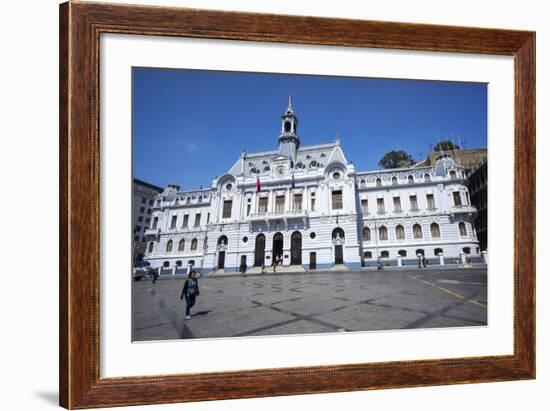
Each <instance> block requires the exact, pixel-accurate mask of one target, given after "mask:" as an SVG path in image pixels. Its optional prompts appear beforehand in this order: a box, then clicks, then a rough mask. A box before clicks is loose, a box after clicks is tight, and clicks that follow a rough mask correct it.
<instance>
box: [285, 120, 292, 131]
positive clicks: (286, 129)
mask: <svg viewBox="0 0 550 411" xmlns="http://www.w3.org/2000/svg"><path fill="white" fill-rule="evenodd" d="M290 126H291V124H290V121H285V132H286V133H288V132H289V131H290Z"/></svg>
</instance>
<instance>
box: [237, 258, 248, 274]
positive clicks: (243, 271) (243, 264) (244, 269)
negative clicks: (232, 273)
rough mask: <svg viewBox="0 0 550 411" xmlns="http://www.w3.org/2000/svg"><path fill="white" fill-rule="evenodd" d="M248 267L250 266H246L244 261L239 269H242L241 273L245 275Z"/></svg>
mask: <svg viewBox="0 0 550 411" xmlns="http://www.w3.org/2000/svg"><path fill="white" fill-rule="evenodd" d="M247 268H248V267H247V266H246V262H245V261H243V262H242V263H241V266H240V267H239V270H240V272H241V274H242V275H243V277H244V276H246V269H247Z"/></svg>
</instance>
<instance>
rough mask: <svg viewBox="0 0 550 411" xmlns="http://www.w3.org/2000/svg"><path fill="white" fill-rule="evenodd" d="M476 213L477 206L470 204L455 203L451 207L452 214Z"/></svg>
mask: <svg viewBox="0 0 550 411" xmlns="http://www.w3.org/2000/svg"><path fill="white" fill-rule="evenodd" d="M462 213H464V214H475V213H477V208H475V207H474V206H473V205H469V204H461V205H454V206H452V207H451V214H462Z"/></svg>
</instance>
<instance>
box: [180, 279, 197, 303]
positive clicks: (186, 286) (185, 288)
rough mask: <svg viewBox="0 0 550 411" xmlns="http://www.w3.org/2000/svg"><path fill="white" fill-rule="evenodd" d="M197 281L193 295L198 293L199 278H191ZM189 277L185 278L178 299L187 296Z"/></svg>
mask: <svg viewBox="0 0 550 411" xmlns="http://www.w3.org/2000/svg"><path fill="white" fill-rule="evenodd" d="M193 280H194V281H195V282H196V283H197V288H196V291H195V296H198V295H199V280H198V279H197V278H194V279H193ZM189 281H190V280H189V279H187V280H185V283H184V284H183V290H181V297H180V299H181V300H183V299H184V297H186V296H187V291H188V290H189Z"/></svg>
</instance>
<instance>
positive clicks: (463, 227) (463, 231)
mask: <svg viewBox="0 0 550 411" xmlns="http://www.w3.org/2000/svg"><path fill="white" fill-rule="evenodd" d="M458 232H459V233H460V235H461V236H462V237H466V236H467V235H468V233H467V232H466V224H464V222H463V221H461V222H460V223H458Z"/></svg>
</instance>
